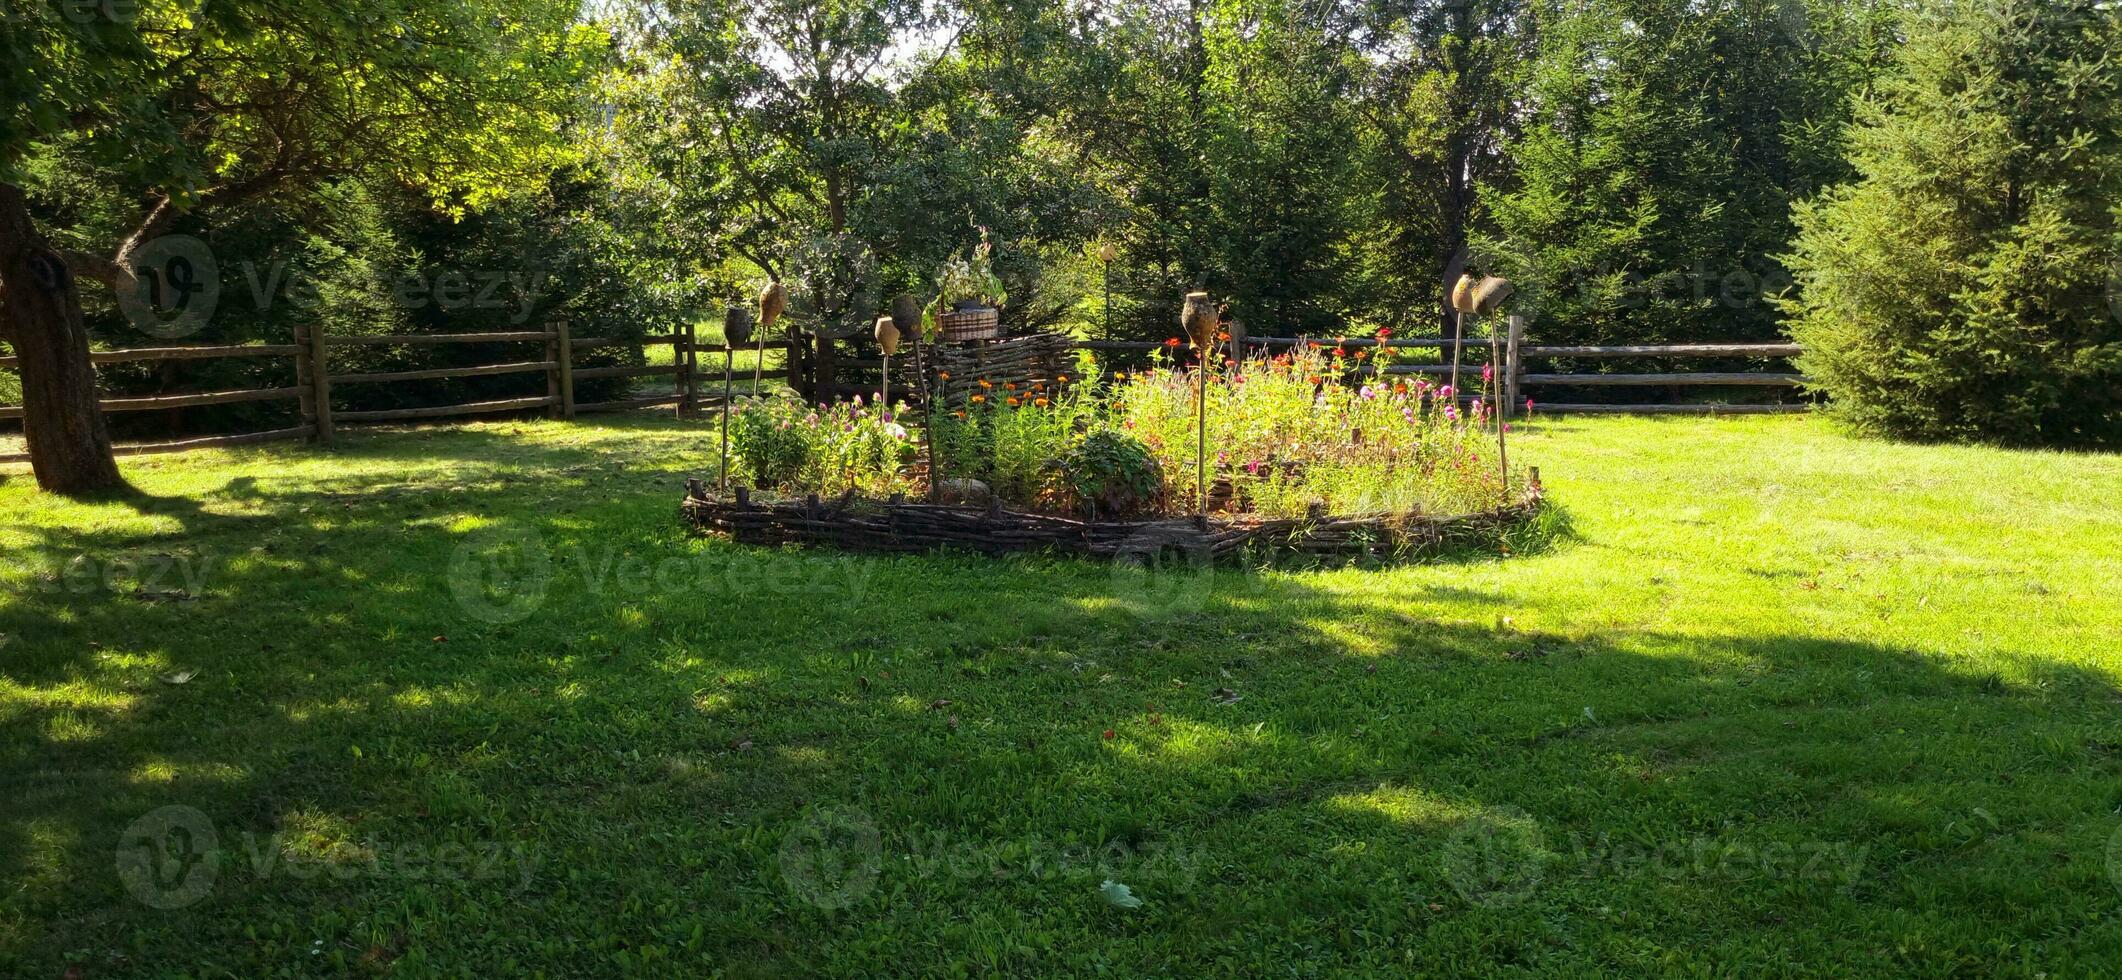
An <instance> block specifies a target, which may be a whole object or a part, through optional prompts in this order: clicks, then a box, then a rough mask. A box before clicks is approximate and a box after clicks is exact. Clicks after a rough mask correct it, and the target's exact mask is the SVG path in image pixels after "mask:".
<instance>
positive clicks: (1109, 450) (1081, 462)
mask: <svg viewBox="0 0 2122 980" xmlns="http://www.w3.org/2000/svg"><path fill="white" fill-rule="evenodd" d="M1047 472H1048V480H1049V482H1048V489H1049V493H1050V494H1051V495H1052V497H1053V498H1054V499H1056V500H1058V501H1059V502H1061V503H1062V504H1063V505H1064V506H1066V507H1067V508H1068V509H1071V510H1075V511H1077V512H1079V513H1082V514H1084V515H1085V516H1089V517H1118V518H1125V517H1134V516H1137V515H1139V514H1143V513H1147V512H1150V511H1153V510H1155V509H1156V508H1157V506H1158V505H1159V504H1160V503H1162V501H1163V499H1164V467H1163V465H1162V464H1160V463H1158V462H1157V457H1156V456H1154V455H1152V454H1151V453H1150V451H1149V447H1148V446H1147V445H1144V444H1143V442H1142V440H1140V439H1137V438H1135V437H1133V436H1130V435H1127V434H1126V433H1123V432H1116V431H1114V430H1112V429H1100V430H1098V431H1096V432H1093V433H1091V434H1090V435H1087V436H1085V437H1083V439H1082V440H1081V441H1080V442H1077V443H1076V444H1075V445H1073V446H1071V447H1069V448H1068V450H1067V451H1066V452H1064V453H1062V454H1061V455H1060V456H1059V457H1057V458H1055V459H1053V460H1051V461H1050V462H1049V463H1048V464H1047Z"/></svg>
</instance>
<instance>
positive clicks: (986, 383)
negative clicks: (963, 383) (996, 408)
mask: <svg viewBox="0 0 2122 980" xmlns="http://www.w3.org/2000/svg"><path fill="white" fill-rule="evenodd" d="M994 386H995V383H994V382H992V381H989V380H987V379H986V378H981V379H980V387H982V388H992V387H994Z"/></svg>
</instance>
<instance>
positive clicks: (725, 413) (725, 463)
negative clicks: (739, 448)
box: [721, 337, 736, 493]
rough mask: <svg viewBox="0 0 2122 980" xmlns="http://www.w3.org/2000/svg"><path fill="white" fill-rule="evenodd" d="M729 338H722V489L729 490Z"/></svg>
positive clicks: (730, 359) (733, 363)
mask: <svg viewBox="0 0 2122 980" xmlns="http://www.w3.org/2000/svg"><path fill="white" fill-rule="evenodd" d="M733 357H734V354H733V353H732V352H731V351H730V346H729V338H727V337H725V338H723V340H722V470H721V477H722V490H723V491H724V492H725V493H726V492H728V490H729V375H730V371H731V370H732V368H733V367H734V365H735V363H736V362H735V361H734V360H732V358H733Z"/></svg>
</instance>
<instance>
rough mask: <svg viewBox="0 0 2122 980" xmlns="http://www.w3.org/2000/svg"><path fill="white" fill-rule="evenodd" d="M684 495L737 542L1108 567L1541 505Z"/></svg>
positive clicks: (1428, 544)
mask: <svg viewBox="0 0 2122 980" xmlns="http://www.w3.org/2000/svg"><path fill="white" fill-rule="evenodd" d="M685 486H686V496H685V501H684V503H683V504H682V505H681V512H682V513H683V515H684V517H685V520H686V521H687V522H688V523H689V524H691V525H692V527H693V529H694V530H695V531H696V532H699V533H713V534H722V535H727V536H728V537H729V538H730V539H731V540H733V541H736V542H738V543H740V544H753V545H784V544H797V545H806V546H812V547H826V548H836V549H839V550H842V551H860V552H885V553H923V552H929V551H936V550H942V549H958V550H965V551H975V552H980V553H983V554H989V555H1000V554H1009V553H1014V552H1025V551H1039V552H1050V553H1055V554H1064V555H1077V556H1082V557H1089V558H1102V559H1115V560H1128V559H1138V560H1139V559H1154V558H1156V557H1157V556H1160V555H1165V554H1171V555H1176V556H1179V557H1182V558H1186V559H1188V560H1192V561H1198V562H1201V563H1207V562H1213V561H1226V560H1229V559H1233V558H1237V557H1239V556H1248V555H1249V556H1255V557H1263V558H1287V557H1300V558H1306V559H1321V560H1337V561H1346V560H1357V559H1381V560H1392V559H1395V558H1399V557H1405V556H1411V555H1422V554H1427V553H1430V552H1432V551H1434V550H1436V549H1439V548H1445V547H1451V546H1455V545H1477V546H1478V545H1481V544H1487V543H1492V542H1493V541H1494V540H1495V538H1496V536H1497V535H1498V534H1501V533H1503V532H1505V531H1507V530H1509V529H1511V528H1513V527H1517V526H1521V525H1524V524H1527V523H1529V522H1531V521H1532V520H1534V519H1535V518H1536V517H1537V516H1538V514H1539V512H1540V507H1541V489H1540V473H1539V470H1537V469H1535V470H1533V471H1531V474H1530V486H1528V487H1527V488H1526V490H1525V492H1524V494H1523V495H1521V496H1519V497H1518V498H1517V499H1515V500H1513V501H1511V502H1510V503H1508V504H1505V505H1502V506H1499V507H1496V508H1494V509H1491V510H1487V511H1482V512H1479V513H1471V514H1453V515H1439V514H1419V513H1415V514H1365V515H1331V514H1326V513H1323V512H1317V511H1315V512H1314V513H1312V514H1311V515H1309V516H1307V517H1302V518H1263V517H1258V516H1251V515H1243V514H1240V515H1227V514H1215V515H1210V516H1194V517H1175V518H1167V519H1162V520H1150V521H1099V520H1090V521H1084V520H1076V519H1074V518H1068V517H1059V516H1055V515H1051V514H1037V513H1030V512H1025V511H1014V510H1005V509H1003V508H1002V506H1001V505H1000V504H999V503H991V504H990V505H989V506H987V507H985V508H980V507H955V506H949V505H943V504H929V503H922V502H918V501H909V500H907V499H906V498H905V497H903V496H894V497H892V498H891V499H889V500H875V499H865V498H862V497H858V496H856V495H855V493H854V492H853V491H852V490H850V491H848V492H847V493H845V494H842V495H841V496H840V497H839V498H838V499H836V500H833V501H830V502H828V501H823V500H820V499H819V498H818V497H817V496H816V495H815V494H814V495H811V496H809V497H806V498H804V499H802V500H755V499H753V498H752V495H751V493H750V492H749V491H748V490H747V489H745V488H743V487H737V488H735V492H734V493H733V494H731V495H730V496H728V497H724V496H721V495H719V494H717V493H715V492H714V491H713V490H712V489H710V488H709V487H708V486H707V485H706V484H705V483H704V482H702V481H700V480H687V481H686V484H685Z"/></svg>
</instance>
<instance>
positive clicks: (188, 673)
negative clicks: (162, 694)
mask: <svg viewBox="0 0 2122 980" xmlns="http://www.w3.org/2000/svg"><path fill="white" fill-rule="evenodd" d="M197 676H199V672H198V671H196V670H173V671H170V672H169V673H167V674H156V675H155V679H156V680H158V681H161V682H162V683H164V684H189V683H191V679H192V678H194V677H197Z"/></svg>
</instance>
